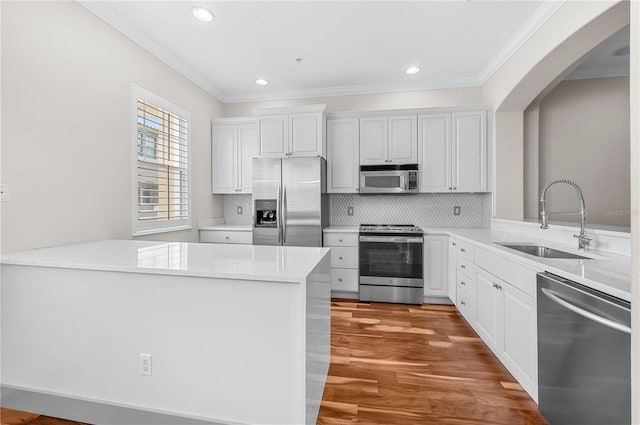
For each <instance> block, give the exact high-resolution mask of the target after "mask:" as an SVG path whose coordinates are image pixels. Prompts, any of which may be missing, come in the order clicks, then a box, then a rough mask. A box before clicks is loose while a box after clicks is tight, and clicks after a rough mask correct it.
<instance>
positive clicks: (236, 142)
mask: <svg viewBox="0 0 640 425" xmlns="http://www.w3.org/2000/svg"><path fill="white" fill-rule="evenodd" d="M212 135H213V140H212V143H211V166H212V170H211V192H212V193H251V184H252V177H251V176H252V174H251V173H252V166H253V164H252V160H253V157H255V156H256V155H257V153H258V133H257V124H256V122H255V121H251V120H249V121H241V120H238V119H235V118H234V119H229V120H224V119H221V120H216V121H215V122H214V123H213V129H212Z"/></svg>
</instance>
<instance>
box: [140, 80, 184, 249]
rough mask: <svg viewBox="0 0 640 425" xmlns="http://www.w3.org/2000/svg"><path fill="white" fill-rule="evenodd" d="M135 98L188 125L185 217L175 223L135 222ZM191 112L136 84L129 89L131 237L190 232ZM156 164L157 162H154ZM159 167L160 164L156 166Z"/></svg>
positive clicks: (167, 221) (166, 221)
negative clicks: (176, 117) (174, 116)
mask: <svg viewBox="0 0 640 425" xmlns="http://www.w3.org/2000/svg"><path fill="white" fill-rule="evenodd" d="M138 99H142V100H144V101H145V102H148V103H151V104H152V105H153V106H156V107H158V108H160V109H162V110H164V111H167V112H170V113H172V114H175V115H178V116H179V117H180V118H182V119H184V120H186V122H187V138H186V140H187V143H186V147H187V158H186V160H187V161H186V164H187V166H186V174H187V189H186V192H187V217H186V218H181V219H175V220H169V219H167V220H158V221H155V220H149V221H141V220H139V219H138V209H139V205H138V202H139V196H140V193H139V184H138V165H139V162H140V160H139V156H138ZM191 127H192V122H191V113H190V112H189V111H187V110H185V109H183V108H181V107H179V106H177V105H175V104H173V103H171V102H169V101H168V100H165V99H163V98H162V97H160V96H158V95H156V94H154V93H152V92H150V91H148V90H146V89H144V88H142V87H140V86H138V85H136V84H133V85H132V87H131V140H132V151H131V233H132V235H133V236H142V235H151V234H156V233H165V232H174V231H180V230H189V229H192V228H193V227H192V217H193V208H192V204H193V201H192V200H193V191H192V181H191V180H192V172H191V157H192V156H193V154H192V147H191ZM148 163H149V164H154V163H155V162H153V161H148ZM155 164H157V163H155ZM157 165H160V164H157ZM167 167H170V166H168V165H167Z"/></svg>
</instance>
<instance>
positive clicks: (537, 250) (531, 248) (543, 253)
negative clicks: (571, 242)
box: [498, 243, 591, 260]
mask: <svg viewBox="0 0 640 425" xmlns="http://www.w3.org/2000/svg"><path fill="white" fill-rule="evenodd" d="M498 245H502V246H504V247H505V248H510V249H515V250H516V251H520V252H524V253H525V254H530V255H535V256H536V257H543V258H569V259H578V260H590V259H591V258H589V257H583V256H582V255H576V254H572V253H570V252H564V251H559V250H557V249H553V248H549V247H546V246H541V245H522V244H509V243H501V244H498Z"/></svg>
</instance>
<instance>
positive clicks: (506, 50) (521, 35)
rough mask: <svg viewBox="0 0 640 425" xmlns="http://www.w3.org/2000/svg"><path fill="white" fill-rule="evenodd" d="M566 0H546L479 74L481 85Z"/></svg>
mask: <svg viewBox="0 0 640 425" xmlns="http://www.w3.org/2000/svg"><path fill="white" fill-rule="evenodd" d="M566 2H567V0H546V1H545V2H544V3H543V4H542V6H540V7H539V8H538V10H536V12H535V13H534V14H533V16H531V18H530V19H529V20H528V21H527V23H526V24H524V26H522V28H520V30H519V31H518V32H517V33H516V35H514V36H513V37H512V38H511V40H510V41H509V42H508V43H507V44H506V45H505V46H504V47H503V48H502V50H500V52H498V54H497V55H496V56H495V57H494V58H493V59H492V60H491V62H489V64H488V65H487V66H486V68H485V69H483V70H482V72H481V73H480V75H479V76H478V80H480V85H483V84H484V83H486V82H487V81H488V80H489V78H491V76H492V75H493V74H495V73H496V71H498V69H500V67H502V66H503V65H504V64H505V63H506V62H507V60H509V58H510V57H511V56H513V55H514V54H515V53H516V52H517V51H518V50H520V48H521V47H522V46H524V44H525V43H526V42H527V40H529V38H531V36H532V35H533V34H535V33H536V32H537V31H538V30H539V29H540V28H541V27H542V26H543V25H544V24H545V23H546V22H547V21H548V20H549V18H551V17H552V16H553V15H554V14H555V13H556V12H557V11H558V10H559V9H560V8H561V7H562V6H563V5H564V4H565V3H566Z"/></svg>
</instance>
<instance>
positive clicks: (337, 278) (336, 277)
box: [331, 268, 358, 292]
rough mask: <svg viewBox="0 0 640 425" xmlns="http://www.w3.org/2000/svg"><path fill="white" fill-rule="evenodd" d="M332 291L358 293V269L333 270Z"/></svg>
mask: <svg viewBox="0 0 640 425" xmlns="http://www.w3.org/2000/svg"><path fill="white" fill-rule="evenodd" d="M331 289H332V290H334V291H351V292H358V269H338V268H332V269H331Z"/></svg>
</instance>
